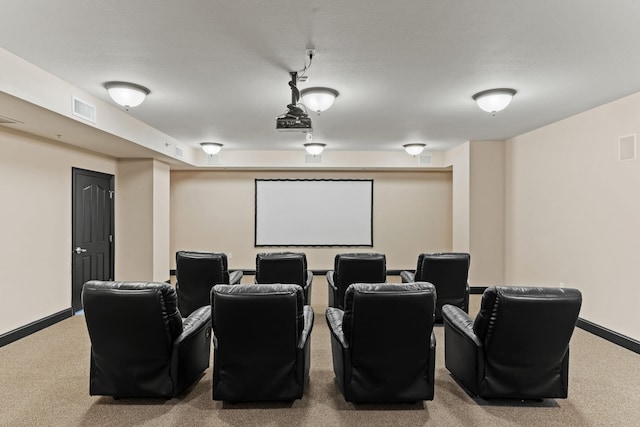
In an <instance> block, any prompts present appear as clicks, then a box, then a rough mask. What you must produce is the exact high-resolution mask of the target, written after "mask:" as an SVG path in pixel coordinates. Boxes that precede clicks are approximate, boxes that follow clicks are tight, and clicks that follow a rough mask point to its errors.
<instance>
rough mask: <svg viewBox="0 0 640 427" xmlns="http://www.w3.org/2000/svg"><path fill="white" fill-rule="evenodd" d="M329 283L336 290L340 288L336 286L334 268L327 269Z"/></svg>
mask: <svg viewBox="0 0 640 427" xmlns="http://www.w3.org/2000/svg"><path fill="white" fill-rule="evenodd" d="M327 283H328V284H329V286H330V287H331V288H332V289H333V290H334V291H337V290H338V288H336V284H335V282H334V281H333V270H329V271H327Z"/></svg>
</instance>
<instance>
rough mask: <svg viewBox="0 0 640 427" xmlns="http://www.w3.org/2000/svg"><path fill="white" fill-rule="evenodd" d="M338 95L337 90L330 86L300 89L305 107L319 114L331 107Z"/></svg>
mask: <svg viewBox="0 0 640 427" xmlns="http://www.w3.org/2000/svg"><path fill="white" fill-rule="evenodd" d="M338 95H339V93H338V91H337V90H335V89H331V88H328V87H310V88H307V89H302V90H301V91H300V99H301V100H302V103H303V104H304V105H305V107H307V108H308V109H310V110H312V111H315V112H316V113H318V114H320V112H322V111H324V110H326V109H328V108H329V107H331V106H332V105H333V101H335V100H336V98H337V97H338Z"/></svg>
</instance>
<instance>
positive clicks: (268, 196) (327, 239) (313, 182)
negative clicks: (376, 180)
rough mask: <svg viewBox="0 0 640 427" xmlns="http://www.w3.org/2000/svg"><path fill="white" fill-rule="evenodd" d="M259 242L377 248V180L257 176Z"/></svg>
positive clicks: (257, 237)
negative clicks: (375, 203) (375, 206)
mask: <svg viewBox="0 0 640 427" xmlns="http://www.w3.org/2000/svg"><path fill="white" fill-rule="evenodd" d="M255 200H256V201H255V246H373V180H371V179H362V180H360V179H358V180H348V179H347V180H345V179H335V180H334V179H256V180H255Z"/></svg>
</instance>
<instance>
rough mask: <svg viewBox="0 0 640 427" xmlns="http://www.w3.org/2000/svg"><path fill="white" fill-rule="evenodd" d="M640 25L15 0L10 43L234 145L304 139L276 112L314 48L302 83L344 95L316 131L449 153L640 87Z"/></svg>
mask: <svg viewBox="0 0 640 427" xmlns="http://www.w3.org/2000/svg"><path fill="white" fill-rule="evenodd" d="M638 22H640V2H635V1H631V0H626V1H624V0H619V1H615V2H604V1H601V0H563V1H557V0H542V1H531V0H527V1H523V0H484V1H477V0H473V1H472V0H420V1H417V0H404V1H401V2H391V1H387V0H366V1H363V0H357V1H355V0H351V1H343V0H323V1H320V0H318V1H310V0H298V1H284V0H271V1H213V0H182V1H175V0H136V1H131V0H126V1H125V0H109V1H104V0H101V1H97V0H85V1H82V2H78V1H76V0H56V1H51V0H3V1H2V13H1V14H0V47H2V48H4V49H6V50H8V51H10V52H12V53H14V54H16V55H18V56H20V57H22V58H24V59H25V60H27V61H29V62H30V63H32V64H34V65H36V66H38V67H40V68H42V69H44V70H46V71H48V72H50V73H52V74H54V75H56V76H58V77H60V78H62V79H63V80H66V81H68V82H69V83H71V84H73V85H75V86H77V87H79V88H81V89H83V90H85V91H87V92H89V93H91V94H94V95H95V96H98V97H100V98H102V99H104V100H105V101H109V98H108V95H107V93H106V91H105V90H104V88H103V84H104V83H105V82H107V81H111V80H123V81H130V82H134V83H138V84H141V85H144V86H146V87H148V88H149V89H150V90H151V94H150V95H149V97H148V98H147V100H146V101H145V102H144V103H143V104H142V105H141V106H139V107H136V108H133V109H131V110H130V111H129V114H131V115H132V116H134V117H136V118H138V119H140V120H142V121H143V122H145V123H148V124H149V125H151V126H153V127H155V128H157V129H159V130H161V131H162V132H164V133H166V134H168V135H170V136H172V137H174V138H176V139H178V140H180V141H182V142H184V143H187V144H190V145H194V146H195V145H197V144H198V143H200V142H202V141H216V142H221V143H223V144H224V145H225V150H227V149H228V150H246V149H261V150H288V149H299V148H301V145H302V144H303V143H304V137H303V135H302V134H298V133H280V132H277V131H276V130H275V118H276V116H278V115H280V114H282V113H284V112H285V111H286V105H287V104H288V103H289V102H290V99H291V93H290V90H289V87H288V85H287V82H288V80H289V72H290V71H297V70H300V69H301V68H303V66H304V63H305V48H308V47H313V48H315V49H316V57H315V59H314V61H313V65H312V66H311V68H310V70H309V71H308V73H307V74H308V76H309V82H308V83H304V84H303V83H300V84H299V85H298V87H299V88H301V89H302V88H304V87H309V86H328V87H332V88H334V89H336V90H338V91H339V92H340V96H339V97H338V99H337V100H336V102H335V104H334V106H333V107H332V108H331V109H329V110H327V111H326V112H324V113H322V115H320V116H316V115H315V114H311V117H312V120H313V124H314V140H315V141H319V142H324V143H326V144H327V149H335V150H397V149H400V147H401V145H402V144H405V143H408V142H424V143H427V144H428V146H429V149H431V150H443V149H447V148H450V147H452V146H454V145H457V144H459V143H462V142H465V141H468V140H478V139H504V138H508V137H511V136H515V135H518V134H521V133H524V132H527V131H529V130H532V129H536V128H538V127H541V126H544V125H546V124H549V123H552V122H555V121H558V120H560V119H562V118H565V117H568V116H570V115H573V114H576V113H579V112H582V111H585V110H587V109H590V108H593V107H595V106H598V105H601V104H603V103H605V102H608V101H612V100H614V99H617V98H620V97H623V96H626V95H629V94H632V93H635V92H638V91H640V54H639V52H640V51H639V46H640V30H639V28H638ZM0 75H1V74H0ZM0 78H1V77H0ZM494 87H511V88H514V89H516V90H517V91H518V93H517V95H516V97H515V98H514V100H513V102H512V104H511V105H510V106H509V107H508V108H507V109H506V110H504V111H503V112H500V113H498V114H497V115H496V116H495V117H494V116H491V114H488V113H485V112H483V111H481V110H480V109H478V108H477V106H476V105H475V103H474V102H473V101H472V99H471V96H472V95H473V94H474V93H476V92H478V91H481V90H485V89H489V88H494ZM109 102H111V101H109ZM0 114H2V112H1V111H0Z"/></svg>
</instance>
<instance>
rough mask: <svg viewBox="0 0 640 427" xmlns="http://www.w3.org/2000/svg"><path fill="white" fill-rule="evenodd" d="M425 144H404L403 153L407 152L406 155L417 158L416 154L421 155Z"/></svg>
mask: <svg viewBox="0 0 640 427" xmlns="http://www.w3.org/2000/svg"><path fill="white" fill-rule="evenodd" d="M426 146H427V144H404V145H403V147H404V151H406V152H407V154H409V155H411V156H417V155H418V154H420V153H422V150H424V147H426Z"/></svg>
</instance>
